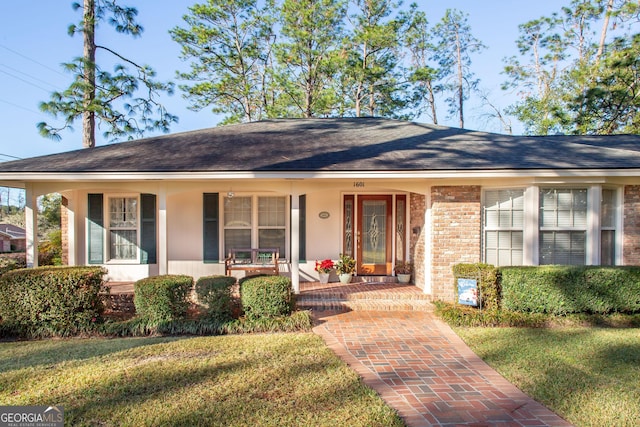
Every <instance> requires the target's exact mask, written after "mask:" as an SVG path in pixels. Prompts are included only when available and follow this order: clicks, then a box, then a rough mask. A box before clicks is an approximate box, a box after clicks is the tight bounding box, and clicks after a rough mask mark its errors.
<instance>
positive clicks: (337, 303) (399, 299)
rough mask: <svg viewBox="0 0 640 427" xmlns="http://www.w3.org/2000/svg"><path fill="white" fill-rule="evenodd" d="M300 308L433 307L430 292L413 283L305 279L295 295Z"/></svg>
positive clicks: (387, 309) (429, 310)
mask: <svg viewBox="0 0 640 427" xmlns="http://www.w3.org/2000/svg"><path fill="white" fill-rule="evenodd" d="M296 304H297V306H298V308H300V309H304V310H307V309H311V310H317V311H322V310H337V311H367V310H378V311H426V312H431V311H433V309H434V307H433V304H432V303H431V296H430V295H427V294H425V293H424V292H422V290H421V289H418V288H416V287H415V286H412V285H403V284H398V283H391V282H356V283H350V284H346V285H343V284H340V283H327V284H320V283H305V284H302V286H301V292H300V295H298V296H297V298H296Z"/></svg>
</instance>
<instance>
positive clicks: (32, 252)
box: [24, 183, 38, 267]
mask: <svg viewBox="0 0 640 427" xmlns="http://www.w3.org/2000/svg"><path fill="white" fill-rule="evenodd" d="M25 195H26V197H25V206H24V217H25V229H26V230H25V231H26V238H27V254H26V255H27V267H37V266H38V198H37V196H36V195H35V192H34V189H33V184H31V183H27V184H26V185H25Z"/></svg>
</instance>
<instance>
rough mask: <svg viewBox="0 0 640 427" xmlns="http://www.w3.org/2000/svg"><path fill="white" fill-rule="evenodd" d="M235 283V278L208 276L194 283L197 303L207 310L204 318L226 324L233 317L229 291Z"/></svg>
mask: <svg viewBox="0 0 640 427" xmlns="http://www.w3.org/2000/svg"><path fill="white" fill-rule="evenodd" d="M235 283H236V278H235V277H229V276H208V277H201V278H199V279H198V281H197V282H196V296H197V297H198V303H200V304H202V305H204V306H205V307H206V309H207V311H206V316H207V318H209V319H211V320H216V321H219V322H226V321H228V320H230V319H232V317H233V300H232V296H231V290H232V287H233V285H235Z"/></svg>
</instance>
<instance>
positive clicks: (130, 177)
mask: <svg viewBox="0 0 640 427" xmlns="http://www.w3.org/2000/svg"><path fill="white" fill-rule="evenodd" d="M602 176H607V177H640V168H628V169H620V168H616V169H477V170H475V169H449V170H386V171H379V170H378V171H363V170H359V171H237V172H236V171H215V172H212V171H179V172H178V171H177V172H24V173H21V172H12V173H10V174H8V173H0V186H8V187H15V186H16V185H19V186H20V187H22V186H24V184H25V183H28V182H47V181H49V182H51V181H58V182H59V181H76V182H78V181H85V182H89V181H129V182H130V181H190V180H230V179H356V178H357V179H376V178H378V179H379V178H384V179H448V178H456V179H464V178H468V179H478V178H527V177H528V178H538V177H541V178H547V177H602Z"/></svg>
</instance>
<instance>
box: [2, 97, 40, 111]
mask: <svg viewBox="0 0 640 427" xmlns="http://www.w3.org/2000/svg"><path fill="white" fill-rule="evenodd" d="M0 102H4V103H5V104H9V105H11V106H12V107H16V108H19V109H21V110H24V111H28V112H30V113H33V114H37V115H42V114H43V113H42V112H41V111H35V110H31V109H29V108H27V107H23V106H22V105H18V104H14V103H13V102H10V101H7V100H4V99H2V98H0Z"/></svg>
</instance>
